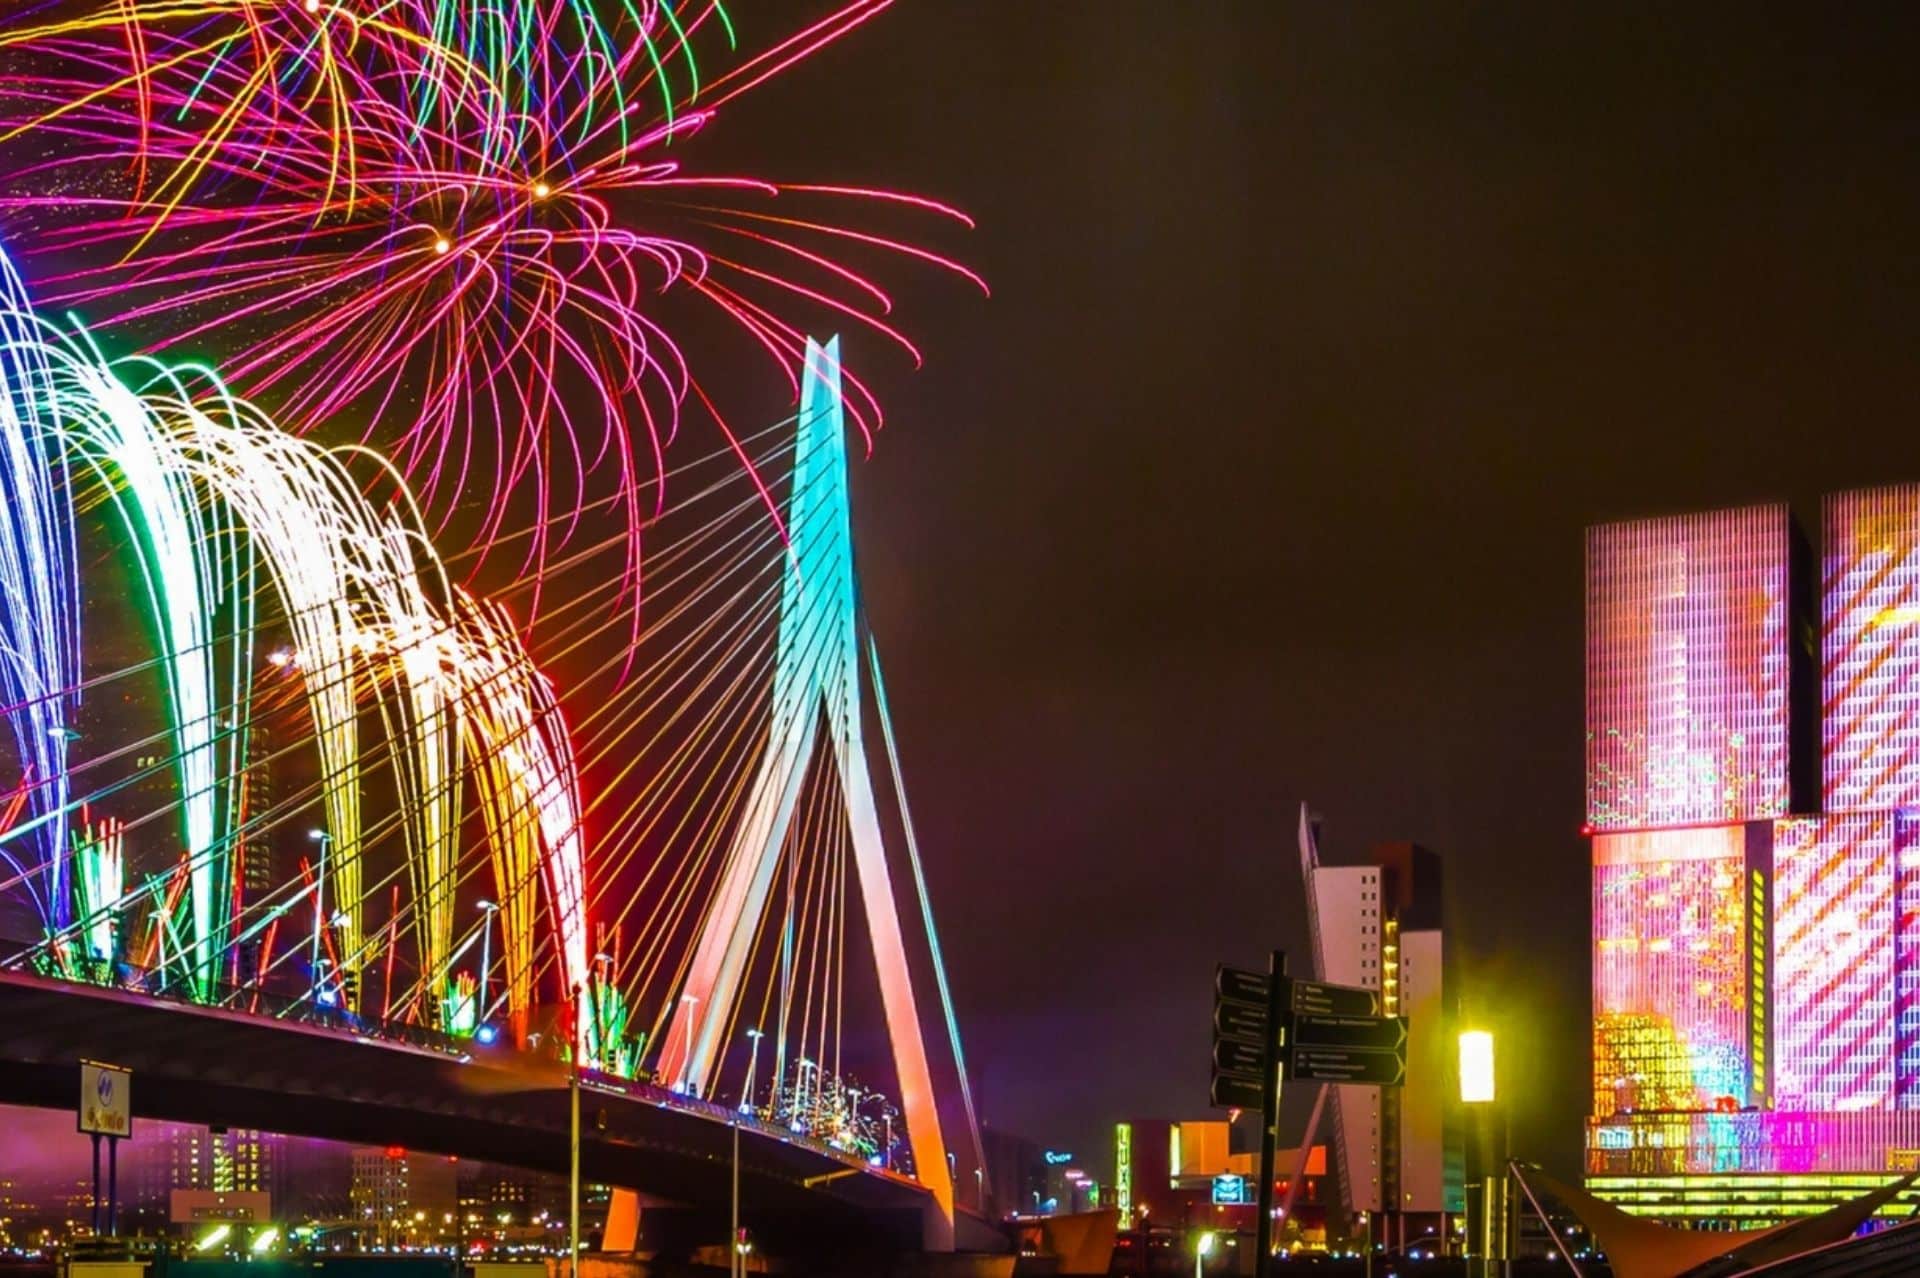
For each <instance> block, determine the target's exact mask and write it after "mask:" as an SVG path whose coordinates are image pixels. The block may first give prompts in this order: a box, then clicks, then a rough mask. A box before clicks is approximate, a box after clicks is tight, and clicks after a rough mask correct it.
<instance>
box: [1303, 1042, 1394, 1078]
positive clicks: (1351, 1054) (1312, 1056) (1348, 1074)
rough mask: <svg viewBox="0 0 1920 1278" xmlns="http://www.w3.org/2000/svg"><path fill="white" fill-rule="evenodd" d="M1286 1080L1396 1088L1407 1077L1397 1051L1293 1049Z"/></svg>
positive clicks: (1342, 1048)
mask: <svg viewBox="0 0 1920 1278" xmlns="http://www.w3.org/2000/svg"><path fill="white" fill-rule="evenodd" d="M1290 1055H1291V1058H1292V1059H1291V1069H1290V1070H1289V1077H1291V1078H1295V1079H1298V1080H1299V1081H1301V1082H1303V1083H1370V1084H1374V1085H1377V1086H1381V1087H1397V1086H1399V1085H1400V1084H1401V1083H1404V1082H1405V1081H1406V1078H1407V1058H1406V1057H1405V1056H1404V1055H1402V1054H1401V1053H1400V1052H1399V1051H1384V1052H1382V1051H1372V1050H1369V1049H1366V1048H1351V1047H1296V1048H1294V1049H1293V1051H1292V1053H1291V1054H1290Z"/></svg>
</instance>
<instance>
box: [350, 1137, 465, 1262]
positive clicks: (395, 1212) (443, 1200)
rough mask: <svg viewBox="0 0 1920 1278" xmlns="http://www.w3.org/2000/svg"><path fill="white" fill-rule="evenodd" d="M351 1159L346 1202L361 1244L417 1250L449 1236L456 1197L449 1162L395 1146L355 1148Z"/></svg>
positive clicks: (455, 1182) (455, 1168)
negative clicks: (347, 1201) (350, 1184)
mask: <svg viewBox="0 0 1920 1278" xmlns="http://www.w3.org/2000/svg"><path fill="white" fill-rule="evenodd" d="M352 1157H353V1183H352V1189H351V1190H350V1198H351V1201H352V1208H353V1217H354V1219H355V1220H358V1221H360V1222H361V1227H362V1241H363V1242H364V1243H365V1244H367V1245H371V1246H382V1247H397V1246H420V1245H425V1244H427V1243H430V1242H433V1241H434V1240H436V1239H441V1238H450V1237H453V1236H454V1234H455V1228H454V1227H455V1225H456V1224H457V1223H458V1222H456V1220H455V1218H454V1212H455V1211H456V1210H457V1209H458V1207H459V1205H460V1196H459V1186H458V1179H457V1172H458V1165H457V1164H456V1163H455V1162H454V1161H453V1160H452V1159H449V1158H444V1157H441V1156H440V1155H437V1154H422V1153H418V1152H412V1151H408V1150H405V1149H402V1148H400V1147H399V1146H398V1145H388V1146H377V1145H376V1146H367V1147H361V1148H356V1149H355V1150H354V1151H353V1155H352Z"/></svg>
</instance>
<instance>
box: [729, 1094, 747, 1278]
mask: <svg viewBox="0 0 1920 1278" xmlns="http://www.w3.org/2000/svg"><path fill="white" fill-rule="evenodd" d="M732 1126H733V1224H732V1226H731V1227H730V1228H729V1229H728V1230H727V1273H728V1275H729V1278H741V1271H742V1270H743V1269H745V1267H746V1257H744V1256H742V1255H741V1254H740V1120H739V1119H738V1118H736V1119H734V1120H733V1123H732Z"/></svg>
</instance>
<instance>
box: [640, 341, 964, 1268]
mask: <svg viewBox="0 0 1920 1278" xmlns="http://www.w3.org/2000/svg"><path fill="white" fill-rule="evenodd" d="M845 431H846V421H845V411H844V408H843V405H842V401H841V392H840V342H839V339H838V338H835V339H833V340H831V341H829V342H828V343H827V344H826V345H825V346H824V347H823V346H821V345H820V344H819V343H817V342H814V341H811V340H809V341H808V343H807V349H806V367H805V369H804V371H803V374H802V381H801V390H800V423H799V440H798V447H797V451H796V453H795V459H794V471H793V487H792V491H791V493H790V494H789V496H788V499H787V533H788V540H789V549H788V554H787V564H786V571H785V573H784V574H783V576H782V581H781V590H780V626H779V635H778V645H779V646H778V649H777V654H776V660H775V665H774V676H773V699H772V701H771V703H770V704H771V707H772V708H771V713H770V715H769V721H768V727H767V740H766V749H765V750H764V752H763V753H762V755H761V759H760V769H759V773H758V775H757V776H756V777H755V778H754V782H753V789H752V790H751V791H750V792H749V795H748V799H747V803H746V806H745V808H744V809H743V813H744V815H743V816H742V819H741V822H740V825H739V828H738V829H737V830H736V831H735V832H734V836H733V842H732V844H731V846H730V847H729V849H728V852H727V857H726V860H725V862H724V863H723V866H722V869H721V877H720V884H719V888H718V891H717V892H716V893H715V896H714V899H713V904H712V906H711V908H710V909H709V911H708V913H707V916H706V918H705V920H704V921H703V922H702V924H701V929H700V937H699V941H698V942H697V944H696V946H695V949H694V954H693V961H692V963H691V964H690V966H689V967H688V969H687V978H686V983H685V985H684V986H683V987H682V991H681V996H680V1000H679V1002H678V1003H677V1004H676V1005H675V1008H674V1012H673V1017H672V1020H671V1022H670V1023H669V1024H668V1026H667V1032H666V1035H665V1037H664V1040H663V1046H662V1048H661V1054H660V1060H659V1063H658V1068H657V1071H656V1076H657V1077H659V1078H661V1079H665V1080H668V1081H669V1082H670V1083H671V1084H672V1085H673V1086H676V1087H678V1088H680V1089H682V1090H684V1091H687V1092H691V1093H694V1094H697V1095H702V1096H704V1095H707V1094H709V1092H710V1091H711V1088H712V1085H713V1082H714V1079H715V1075H716V1073H717V1071H718V1069H719V1066H720V1063H721V1061H722V1059H723V1058H724V1056H725V1052H724V1044H723V1043H722V1042H721V1036H722V1035H723V1034H724V1033H725V1032H726V1025H727V1021H728V1013H729V1010H730V1009H731V1008H732V1007H733V1004H734V1001H735V1000H736V998H737V997H738V996H739V992H740V985H741V982H742V980H743V979H744V977H745V975H746V966H747V961H748V957H749V955H750V954H751V953H752V950H753V938H754V936H755V934H756V933H757V932H758V931H759V929H760V927H761V925H762V922H763V920H764V917H765V912H766V908H767V898H768V895H769V892H770V890H771V888H772V885H773V878H774V873H775V870H776V869H777V868H778V865H779V861H780V849H781V847H782V845H783V844H784V843H785V841H786V837H787V832H788V829H789V827H790V826H791V825H792V822H793V816H794V808H795V806H796V804H797V802H798V800H799V797H800V789H801V784H802V782H803V781H804V779H805V777H806V774H807V766H808V764H809V763H810V762H811V761H812V759H813V753H814V749H815V747H816V746H817V745H818V744H819V735H820V731H819V730H820V724H821V721H822V718H823V716H822V714H821V709H822V706H823V704H824V707H825V712H826V713H825V715H824V719H825V722H826V726H827V731H828V733H829V735H830V739H831V745H832V747H833V758H834V763H835V764H836V767H837V770H838V773H839V778H840V783H841V792H842V793H843V794H844V795H845V796H846V803H847V813H846V815H847V822H848V826H849V829H850V830H851V833H852V836H853V851H854V865H855V869H856V873H857V876H858V878H859V881H860V899H861V904H862V906H863V907H864V910H865V913H866V919H867V927H868V930H869V933H870V936H871V939H872V942H873V955H874V962H875V964H876V966H877V968H878V972H879V984H880V996H881V1002H882V1005H883V1007H884V1009H885V1012H886V1018H887V1034H888V1037H889V1039H890V1040H891V1042H892V1046H893V1060H894V1068H895V1070H896V1072H897V1073H898V1075H899V1085H900V1109H901V1112H902V1114H903V1115H904V1116H905V1118H906V1124H907V1139H908V1141H909V1143H910V1144H911V1145H912V1147H913V1163H914V1168H915V1173H916V1175H917V1176H918V1177H919V1180H920V1183H921V1184H922V1185H923V1186H925V1187H926V1189H927V1190H928V1191H929V1192H930V1193H931V1194H932V1197H933V1201H934V1204H935V1206H936V1208H937V1211H938V1217H939V1222H938V1226H937V1228H936V1230H934V1231H933V1235H934V1236H932V1237H930V1238H929V1242H930V1243H931V1244H934V1245H944V1246H946V1247H951V1246H952V1236H953V1181H952V1178H951V1176H950V1175H949V1170H948V1166H947V1150H946V1142H945V1140H944V1138H943V1137H942V1134H941V1130H940V1114H939V1109H938V1106H937V1105H936V1103H935V1098H934V1091H933V1079H932V1075H931V1074H930V1073H929V1071H928V1068H927V1051H926V1044H925V1042H924V1041H923V1040H922V1038H921V1034H920V1014H919V1009H918V1006H917V1005H916V1003H915V1001H914V994H913V982H912V977H911V971H910V968H909V965H908V962H907V955H906V949H905V946H904V945H903V943H902V939H901V933H900V917H899V914H898V912H897V910H896V908H895V906H894V895H893V882H892V879H891V877H890V875H889V873H888V870H887V857H886V845H885V842H884V840H883V839H882V838H881V834H880V817H879V812H878V809H877V808H876V807H875V804H874V792H873V780H872V777H871V775H870V774H869V772H868V768H867V748H866V742H865V738H864V734H863V733H862V730H861V714H860V711H861V700H860V688H861V679H860V642H859V627H858V624H857V619H858V613H859V610H858V599H857V596H856V593H855V589H854V575H853V532H852V524H851V518H850V515H849V503H848V493H847V446H846V434H845Z"/></svg>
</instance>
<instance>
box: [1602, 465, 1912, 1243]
mask: <svg viewBox="0 0 1920 1278" xmlns="http://www.w3.org/2000/svg"><path fill="white" fill-rule="evenodd" d="M1822 531H1823V545H1822V547H1821V552H1822V557H1821V560H1820V563H1821V572H1820V574H1819V583H1818V586H1819V589H1818V597H1819V613H1818V623H1817V624H1816V621H1815V615H1814V610H1813V599H1814V595H1815V591H1814V588H1813V587H1814V581H1813V573H1812V572H1811V571H1810V563H1811V555H1810V554H1809V553H1808V551H1807V548H1806V546H1805V543H1804V542H1803V540H1802V539H1801V538H1800V536H1799V534H1798V532H1797V531H1796V529H1795V527H1794V525H1793V523H1792V520H1791V517H1790V516H1789V514H1788V512H1787V510H1786V508H1785V507H1784V506H1777V505H1776V506H1759V507H1749V508H1745V509H1741V510H1733V511H1721V512H1713V513H1708V514H1701V515H1688V516H1680V517H1676V518H1668V519H1653V520H1641V521H1635V522H1631V523H1623V524H1612V525H1607V526H1604V527H1600V528H1595V529H1591V530H1590V531H1589V533H1588V537H1587V763H1588V770H1587V814H1586V815H1587V823H1588V827H1589V830H1590V832H1591V833H1592V834H1593V925H1594V966H1593V976H1594V1027H1593V1060H1594V1078H1593V1083H1594V1087H1593V1093H1594V1107H1593V1117H1592V1120H1591V1122H1590V1124H1589V1128H1588V1141H1587V1151H1588V1153H1587V1170H1588V1173H1589V1185H1590V1187H1591V1188H1593V1189H1594V1190H1596V1191H1597V1192H1599V1193H1601V1194H1602V1195H1603V1196H1605V1197H1609V1198H1611V1199H1613V1200H1615V1201H1617V1202H1619V1203H1620V1204H1621V1205H1623V1206H1626V1207H1628V1208H1629V1209H1632V1210H1638V1211H1642V1212H1646V1213H1649V1214H1655V1215H1664V1216H1672V1217H1710V1218H1714V1219H1717V1220H1725V1221H1731V1222H1734V1223H1740V1222H1743V1221H1753V1222H1759V1221H1768V1220H1778V1219H1781V1218H1783V1217H1786V1216H1791V1215H1797V1214H1808V1213H1811V1212H1814V1211H1818V1210H1821V1209H1822V1208H1823V1207H1825V1206H1826V1205H1828V1204H1830V1203H1831V1202H1833V1201H1837V1200H1838V1199H1840V1198H1843V1197H1846V1196H1848V1195H1850V1194H1853V1193H1856V1192H1858V1189H1859V1188H1860V1187H1861V1186H1862V1184H1863V1183H1872V1181H1873V1180H1874V1178H1880V1177H1888V1176H1891V1175H1893V1174H1896V1173H1899V1172H1904V1171H1912V1170H1914V1169H1915V1166H1916V1164H1917V1163H1920V811H1916V810H1915V808H1914V807H1913V806H1912V805H1916V804H1920V545H1917V541H1920V486H1908V487H1902V488H1882V489H1875V490H1871V491H1866V492H1859V493H1848V494H1843V495H1840V496H1836V497H1832V498H1829V499H1828V500H1827V502H1826V503H1825V510H1824V519H1823V522H1822ZM1816 655H1817V657H1818V666H1817V671H1818V673H1817V680H1816V675H1815V670H1816V665H1815V658H1816ZM1816 682H1817V684H1818V687H1817V689H1816V686H1815V685H1816ZM1816 691H1817V693H1818V695H1815V694H1816ZM1816 777H1817V778H1818V779H1819V781H1820V785H1819V787H1818V800H1817V799H1816V794H1815V788H1814V786H1813V784H1812V782H1813V781H1814V779H1815V778H1816ZM1902 1210H1904V1209H1902Z"/></svg>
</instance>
